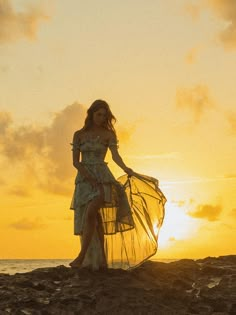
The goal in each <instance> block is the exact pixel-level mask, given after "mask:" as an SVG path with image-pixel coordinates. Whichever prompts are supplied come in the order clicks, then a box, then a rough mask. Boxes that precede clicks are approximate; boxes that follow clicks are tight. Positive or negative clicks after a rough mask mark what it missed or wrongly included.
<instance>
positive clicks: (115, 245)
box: [70, 137, 166, 270]
mask: <svg viewBox="0 0 236 315" xmlns="http://www.w3.org/2000/svg"><path fill="white" fill-rule="evenodd" d="M110 145H111V146H112V145H117V143H108V144H105V143H103V142H102V141H100V139H99V137H97V138H95V139H88V140H87V141H85V142H83V143H79V144H73V149H74V150H77V149H79V150H80V151H81V152H82V160H81V163H83V166H84V167H85V168H86V169H87V171H88V172H89V173H90V174H91V175H92V176H93V177H95V178H96V179H97V181H98V182H99V183H101V184H102V187H103V190H104V196H105V198H104V204H103V206H102V207H101V208H100V209H99V212H98V219H97V226H96V231H95V233H94V235H93V237H92V241H91V243H90V245H89V248H88V251H87V254H86V257H85V259H84V262H83V266H86V267H90V268H92V269H93V270H96V269H99V267H100V266H101V265H102V252H101V248H102V247H101V246H103V245H102V243H101V239H100V237H99V230H101V229H102V230H103V234H104V238H105V240H104V246H105V253H106V257H107V262H108V266H109V267H111V268H123V269H128V268H132V267H135V266H137V265H139V264H141V263H142V262H143V261H145V260H146V259H148V258H149V257H151V256H152V255H154V254H155V253H156V251H157V242H158V231H159V229H160V227H161V225H162V223H163V219H164V214H165V211H164V206H165V202H166V198H165V196H164V195H163V193H162V192H161V190H160V189H159V187H158V181H157V180H156V179H154V178H152V177H149V176H145V175H140V174H136V175H135V176H132V177H130V178H129V177H128V176H127V175H123V176H121V177H119V178H118V179H117V180H116V179H115V178H114V176H113V174H112V173H111V171H110V169H109V168H108V165H107V163H106V162H104V158H105V155H106V152H107V148H108V147H109V146H110ZM98 195H99V190H97V189H95V188H93V187H92V186H91V185H90V184H89V183H88V182H87V181H86V180H85V179H84V178H83V176H82V175H81V174H80V173H79V172H78V174H77V176H76V178H75V190H74V195H73V198H72V202H71V207H70V209H72V210H74V234H75V235H80V240H81V244H82V242H83V228H84V223H85V218H86V211H87V206H88V204H89V202H90V201H91V200H92V199H93V198H95V197H96V196H98Z"/></svg>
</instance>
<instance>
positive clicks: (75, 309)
mask: <svg viewBox="0 0 236 315" xmlns="http://www.w3.org/2000/svg"><path fill="white" fill-rule="evenodd" d="M0 314H1V315H5V314H6V315H7V314H25V315H30V314H40V315H41V314H43V315H47V314H56V315H74V314H119V315H120V314H136V315H138V314H145V315H147V314H158V315H169V314H204V315H208V314H214V315H224V314H225V315H226V314H230V315H234V314H236V255H230V256H221V257H217V258H215V257H208V258H205V259H199V260H191V259H182V260H179V261H175V262H171V263H161V262H153V261H147V262H145V263H144V264H143V265H142V266H140V267H138V268H136V269H133V270H131V271H124V270H120V269H109V270H106V271H96V272H95V271H94V272H92V271H89V270H86V269H81V270H75V269H70V268H68V267H65V266H63V265H61V266H57V267H52V268H40V269H35V270H33V271H31V272H27V273H16V274H15V275H8V274H0Z"/></svg>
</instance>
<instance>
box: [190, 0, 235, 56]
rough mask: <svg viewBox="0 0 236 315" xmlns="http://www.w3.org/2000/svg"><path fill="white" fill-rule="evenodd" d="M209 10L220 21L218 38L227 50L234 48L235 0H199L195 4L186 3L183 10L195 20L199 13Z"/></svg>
mask: <svg viewBox="0 0 236 315" xmlns="http://www.w3.org/2000/svg"><path fill="white" fill-rule="evenodd" d="M206 10H209V11H210V12H211V13H212V14H213V15H214V16H215V17H217V18H219V20H221V21H222V22H223V23H222V28H221V31H220V32H219V33H218V35H217V36H218V39H219V41H220V43H221V44H223V46H224V48H225V49H227V50H233V49H236V2H235V0H199V1H198V2H197V4H191V3H190V4H187V5H185V6H184V11H185V12H186V13H187V14H188V15H190V16H191V17H192V18H193V20H197V19H198V18H199V16H200V13H201V12H203V11H206Z"/></svg>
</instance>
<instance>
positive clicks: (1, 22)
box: [0, 0, 48, 44]
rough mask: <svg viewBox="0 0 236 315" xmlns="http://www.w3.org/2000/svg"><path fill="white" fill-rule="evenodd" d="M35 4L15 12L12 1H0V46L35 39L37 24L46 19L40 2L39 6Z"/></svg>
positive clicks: (46, 16)
mask: <svg viewBox="0 0 236 315" xmlns="http://www.w3.org/2000/svg"><path fill="white" fill-rule="evenodd" d="M37 2H38V3H37V5H34V6H33V5H31V6H29V5H27V6H26V5H25V10H24V11H20V12H17V11H16V9H14V8H13V3H14V2H13V1H10V0H0V44H3V43H7V42H14V41H16V40H19V39H21V38H27V39H31V40H32V39H34V38H35V36H36V33H37V29H38V25H39V23H40V22H41V21H42V20H46V19H48V15H47V14H46V13H45V12H44V10H43V8H42V2H41V5H40V1H37Z"/></svg>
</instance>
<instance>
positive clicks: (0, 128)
mask: <svg viewBox="0 0 236 315" xmlns="http://www.w3.org/2000/svg"><path fill="white" fill-rule="evenodd" d="M11 123H12V118H11V115H10V114H9V113H7V112H0V134H5V132H6V130H7V128H9V126H10V125H11Z"/></svg>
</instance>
